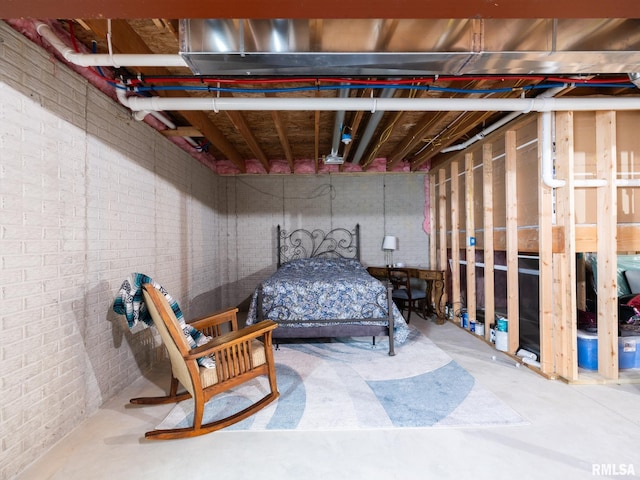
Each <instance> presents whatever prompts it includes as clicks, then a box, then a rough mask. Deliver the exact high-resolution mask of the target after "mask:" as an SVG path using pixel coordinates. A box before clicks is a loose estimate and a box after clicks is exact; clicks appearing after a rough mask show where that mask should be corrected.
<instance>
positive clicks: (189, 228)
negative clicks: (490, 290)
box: [0, 22, 428, 480]
mask: <svg viewBox="0 0 640 480" xmlns="http://www.w3.org/2000/svg"><path fill="white" fill-rule="evenodd" d="M424 195H425V187H424V176H422V175H406V174H390V175H375V176H374V175H367V174H362V175H342V174H338V175H322V176H312V175H309V176H295V177H293V176H287V175H283V176H280V175H278V176H237V177H217V176H215V175H214V174H213V173H212V172H211V171H210V170H208V169H206V168H205V167H203V166H202V165H200V164H199V163H198V162H197V161H195V160H194V159H193V158H191V157H189V156H188V155H187V154H186V153H184V152H183V151H181V150H179V149H178V148H177V147H175V146H174V145H173V144H171V143H169V142H168V141H167V140H166V139H165V138H164V137H162V136H161V135H159V134H158V133H157V132H155V131H153V130H152V129H151V128H149V127H148V126H146V125H145V124H143V123H139V122H136V121H134V120H131V118H130V115H129V113H128V112H127V111H126V110H125V109H124V108H122V107H120V106H119V105H117V104H116V103H115V102H113V101H112V100H110V99H109V98H107V97H105V96H104V95H103V94H102V93H101V92H99V91H97V90H95V89H94V88H93V87H91V86H89V85H88V83H87V82H86V81H85V80H84V79H82V78H81V77H79V76H78V75H76V74H75V73H73V72H71V71H69V70H68V69H66V68H65V67H64V66H61V65H60V64H59V63H57V62H52V61H51V60H50V58H49V54H47V53H45V52H43V51H42V50H41V49H40V48H38V47H37V46H35V45H34V44H32V43H31V42H29V41H28V40H26V39H25V38H24V37H23V36H22V35H20V34H19V33H17V32H15V31H14V30H12V29H11V28H9V27H8V26H7V25H6V24H5V23H3V22H0V262H1V263H0V265H1V267H0V273H1V275H0V391H1V392H2V394H1V395H0V468H1V474H0V478H1V479H2V480H6V479H9V478H12V477H14V476H15V475H16V474H17V473H18V472H20V471H21V470H22V469H24V467H25V466H26V465H28V464H29V463H30V462H32V461H34V460H35V459H37V458H38V456H39V455H40V454H42V453H43V452H44V451H46V450H47V449H48V448H49V447H51V446H52V445H53V444H54V443H55V442H56V441H58V440H59V439H60V438H62V437H63V436H64V435H66V434H68V433H69V432H70V431H71V430H72V429H73V428H74V427H75V426H77V425H78V424H79V423H80V422H81V421H82V420H84V419H85V418H87V417H88V416H90V415H91V414H92V413H94V412H95V411H96V409H98V408H99V407H100V405H101V404H102V403H103V402H105V401H106V400H107V399H109V398H110V397H112V396H113V395H114V394H115V393H116V392H119V391H121V390H122V389H123V388H124V387H125V386H127V385H129V384H131V383H132V382H134V381H135V380H136V379H138V378H140V377H141V373H142V372H144V371H145V370H147V369H149V368H151V367H152V366H153V363H154V361H155V360H156V359H157V357H158V356H159V355H160V354H161V352H162V347H161V346H160V343H159V339H157V338H155V336H154V335H153V334H152V331H151V330H145V331H142V332H139V333H136V334H132V333H131V332H129V330H128V328H127V327H126V325H125V323H124V320H123V318H122V317H119V316H117V315H115V314H114V313H113V312H112V310H111V305H112V303H113V300H114V298H115V295H116V293H117V290H118V288H119V286H120V284H121V283H122V281H123V280H124V279H125V278H126V276H127V275H128V274H129V273H130V272H132V271H140V272H144V273H146V274H148V275H150V276H151V277H152V278H154V279H156V280H157V281H159V282H160V283H162V284H163V285H164V286H165V287H166V288H167V289H168V290H169V291H170V292H171V294H172V295H173V296H174V297H175V298H176V299H178V301H179V302H180V305H181V307H182V309H183V311H184V312H185V316H187V318H189V317H193V316H199V315H201V314H204V313H206V312H208V311H211V310H215V309H219V308H222V307H224V306H228V305H241V306H242V304H243V303H244V302H246V300H247V299H248V298H249V297H250V295H251V294H252V292H253V289H254V288H255V286H256V284H257V283H258V282H259V281H260V280H262V279H263V278H265V277H266V276H268V275H269V274H270V273H272V272H273V271H274V270H275V265H276V258H275V254H274V251H275V225H277V224H281V225H282V226H283V228H287V229H288V228H292V227H302V228H315V227H319V228H331V227H343V226H346V227H351V226H353V225H355V224H356V223H360V225H361V232H362V254H363V255H362V260H363V262H364V263H365V264H367V265H372V264H381V263H383V262H384V255H383V252H382V251H381V249H380V247H381V243H382V237H383V236H384V235H385V233H387V234H394V235H397V236H398V237H399V238H400V250H399V251H397V252H396V255H395V257H394V259H395V260H396V261H403V262H405V263H411V264H421V265H426V264H428V238H427V235H426V234H425V233H424V231H423V230H422V223H423V221H424V215H425V212H424V208H425V207H424V200H425V197H424ZM141 434H142V432H141Z"/></svg>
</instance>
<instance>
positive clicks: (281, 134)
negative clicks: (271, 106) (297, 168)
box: [265, 93, 294, 173]
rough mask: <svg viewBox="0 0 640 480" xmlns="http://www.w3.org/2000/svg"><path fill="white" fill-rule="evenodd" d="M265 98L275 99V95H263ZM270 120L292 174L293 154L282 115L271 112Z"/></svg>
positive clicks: (277, 112) (275, 111) (274, 111)
mask: <svg viewBox="0 0 640 480" xmlns="http://www.w3.org/2000/svg"><path fill="white" fill-rule="evenodd" d="M265 96H266V97H270V98H276V97H277V95H276V94H275V93H265ZM271 118H272V119H273V123H274V125H275V127H276V132H277V133H278V138H279V139H280V145H282V150H283V151H284V158H286V159H287V163H288V164H289V168H290V169H291V173H293V169H294V164H293V152H292V151H291V144H290V143H289V137H288V136H287V126H286V125H285V122H284V121H283V120H282V115H281V114H280V112H279V111H277V110H272V111H271Z"/></svg>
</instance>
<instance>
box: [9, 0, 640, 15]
mask: <svg viewBox="0 0 640 480" xmlns="http://www.w3.org/2000/svg"><path fill="white" fill-rule="evenodd" d="M336 16H338V17H340V18H399V19H401V18H612V17H615V18H636V17H637V16H638V6H637V2H636V1H635V0H608V1H606V2H603V1H601V0H582V1H581V2H580V4H579V7H577V6H576V3H575V0H537V1H532V0H508V1H502V2H497V1H491V2H489V1H482V2H480V1H478V0H456V1H455V2H442V1H440V0H394V1H393V2H389V1H388V0H351V2H349V4H348V8H345V3H344V0H324V1H322V2H301V1H300V0H273V1H271V2H260V1H255V0H240V1H236V2H203V1H202V0H182V1H180V2H176V1H174V0H156V1H154V2H151V3H150V2H132V1H130V0H65V1H64V2H52V1H51V0H29V1H28V2H26V1H24V0H3V2H2V18H41V19H44V18H94V19H104V18H119V19H133V18H256V19H259V18H336Z"/></svg>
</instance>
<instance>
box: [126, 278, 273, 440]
mask: <svg viewBox="0 0 640 480" xmlns="http://www.w3.org/2000/svg"><path fill="white" fill-rule="evenodd" d="M142 288H143V295H144V300H145V303H146V304H147V308H148V310H149V313H150V315H151V317H152V318H153V322H154V325H155V326H156V328H157V329H158V332H159V333H160V336H161V337H162V341H163V343H164V344H165V346H166V348H167V351H168V352H169V358H170V360H171V372H172V375H171V386H170V390H169V395H167V396H164V397H143V398H134V399H131V403H134V404H164V403H174V402H179V401H181V400H185V399H188V398H193V401H194V418H193V425H192V426H190V427H185V428H176V429H169V430H152V431H150V432H146V433H145V437H147V438H150V439H163V440H164V439H173V438H185V437H195V436H197V435H203V434H205V433H210V432H213V431H216V430H220V429H221V428H225V427H228V426H229V425H232V424H234V423H237V422H239V421H241V420H244V419H245V418H247V417H249V416H251V415H253V414H254V413H256V412H257V411H258V410H260V409H262V408H264V407H265V406H267V405H268V404H269V403H271V402H272V401H274V400H275V399H277V398H278V397H279V395H280V394H279V392H278V388H277V385H276V371H275V363H274V359H273V344H272V340H271V336H272V332H273V330H274V329H275V328H276V327H277V326H278V325H277V324H276V323H275V322H272V321H268V320H265V321H262V322H259V323H257V324H255V325H252V326H250V327H247V328H243V329H242V330H238V324H237V319H236V312H237V311H238V309H237V308H231V309H228V310H226V311H223V312H219V313H217V314H214V315H211V316H209V317H205V318H202V319H200V320H197V321H194V322H191V323H190V325H191V326H193V327H194V328H196V329H197V330H200V331H201V332H203V333H204V334H206V335H208V336H212V337H214V338H213V339H212V340H211V341H209V342H208V343H207V344H205V345H202V346H199V347H197V348H194V349H191V348H190V347H189V344H188V343H187V341H186V339H185V337H184V334H183V333H182V328H181V327H180V324H179V322H178V320H177V318H176V316H175V314H174V313H173V310H172V309H171V307H170V305H169V302H168V301H167V299H166V298H165V297H164V295H162V293H161V292H159V291H158V290H157V289H155V288H154V287H153V286H152V285H150V284H144V285H143V286H142ZM225 325H226V326H227V330H229V329H230V331H227V332H226V333H223V329H224V326H225ZM260 337H262V342H260V341H259V340H258V339H259V338H260ZM203 356H211V357H212V358H213V359H214V361H215V368H205V367H202V366H200V365H199V364H198V362H197V359H198V358H200V357H203ZM260 375H266V376H267V378H268V380H269V387H270V391H269V393H268V394H267V395H265V396H264V397H263V398H262V399H260V400H258V401H257V402H255V403H254V404H252V405H250V406H249V407H247V408H245V409H243V410H241V411H239V412H237V413H235V414H233V415H230V416H228V417H225V418H223V419H220V420H216V421H214V422H211V423H207V424H203V423H202V421H203V414H204V407H205V404H206V403H207V401H208V400H209V399H210V398H211V397H213V396H214V395H217V394H218V393H221V392H224V391H226V390H229V389H230V388H233V387H236V386H238V385H240V384H242V383H244V382H246V381H248V380H251V379H253V378H256V377H258V376H260ZM178 384H182V386H183V387H184V388H185V389H186V392H183V393H178Z"/></svg>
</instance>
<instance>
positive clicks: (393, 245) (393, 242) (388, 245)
mask: <svg viewBox="0 0 640 480" xmlns="http://www.w3.org/2000/svg"><path fill="white" fill-rule="evenodd" d="M382 249H383V250H397V249H398V237H394V236H391V235H386V236H385V237H384V240H382Z"/></svg>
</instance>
